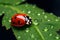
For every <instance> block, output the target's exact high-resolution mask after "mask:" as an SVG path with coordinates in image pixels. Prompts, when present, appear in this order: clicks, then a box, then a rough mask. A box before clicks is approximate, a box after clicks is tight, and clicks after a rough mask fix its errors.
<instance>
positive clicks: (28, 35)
mask: <svg viewBox="0 0 60 40" xmlns="http://www.w3.org/2000/svg"><path fill="white" fill-rule="evenodd" d="M2 13H5V16H4V18H3V21H2V24H3V25H4V26H6V28H7V29H9V28H10V27H11V28H12V30H13V32H14V35H15V36H16V38H17V40H60V35H58V34H57V32H56V31H57V30H59V29H60V17H57V16H55V15H53V14H52V13H47V12H44V10H42V9H40V8H38V7H36V6H35V5H30V4H23V5H19V6H9V5H0V14H2ZM15 13H26V14H28V15H29V16H30V17H31V18H32V25H31V26H30V27H29V26H28V28H26V29H24V30H22V28H20V29H17V28H14V27H12V26H11V25H10V20H11V17H12V16H13V15H14V14H15Z"/></svg>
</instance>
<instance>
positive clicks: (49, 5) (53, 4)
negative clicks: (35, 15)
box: [0, 0, 60, 40]
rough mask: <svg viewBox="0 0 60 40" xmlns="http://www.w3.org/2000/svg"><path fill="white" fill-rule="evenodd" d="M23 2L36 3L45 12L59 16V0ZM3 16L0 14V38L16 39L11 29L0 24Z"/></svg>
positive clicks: (27, 1) (30, 0) (29, 0)
mask: <svg viewBox="0 0 60 40" xmlns="http://www.w3.org/2000/svg"><path fill="white" fill-rule="evenodd" d="M24 3H29V4H32V5H34V4H36V6H37V7H39V8H42V9H44V10H45V12H49V13H51V12H52V13H53V14H54V15H56V16H60V0H26V1H25V2H22V3H21V4H24ZM21 4H19V5H21ZM3 16H4V14H3V15H2V16H0V40H16V38H15V36H14V34H13V32H12V29H11V28H10V29H9V30H6V28H5V26H2V18H3ZM58 33H59V32H58Z"/></svg>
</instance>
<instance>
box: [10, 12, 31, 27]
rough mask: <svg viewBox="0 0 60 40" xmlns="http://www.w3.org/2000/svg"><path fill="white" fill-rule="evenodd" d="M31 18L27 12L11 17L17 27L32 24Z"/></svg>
mask: <svg viewBox="0 0 60 40" xmlns="http://www.w3.org/2000/svg"><path fill="white" fill-rule="evenodd" d="M31 22H32V21H31V18H30V17H29V16H28V15H26V14H19V13H18V14H15V15H13V16H12V18H11V25H12V26H15V27H22V26H25V25H30V24H31Z"/></svg>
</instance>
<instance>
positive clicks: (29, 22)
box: [25, 16, 32, 25]
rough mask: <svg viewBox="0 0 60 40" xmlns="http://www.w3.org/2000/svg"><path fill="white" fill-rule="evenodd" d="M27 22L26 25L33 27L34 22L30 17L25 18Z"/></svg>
mask: <svg viewBox="0 0 60 40" xmlns="http://www.w3.org/2000/svg"><path fill="white" fill-rule="evenodd" d="M25 20H26V25H31V23H32V20H31V18H30V17H29V16H25Z"/></svg>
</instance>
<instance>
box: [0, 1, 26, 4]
mask: <svg viewBox="0 0 60 40" xmlns="http://www.w3.org/2000/svg"><path fill="white" fill-rule="evenodd" d="M23 1H25V0H0V4H7V5H18V4H20V3H21V2H23Z"/></svg>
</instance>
